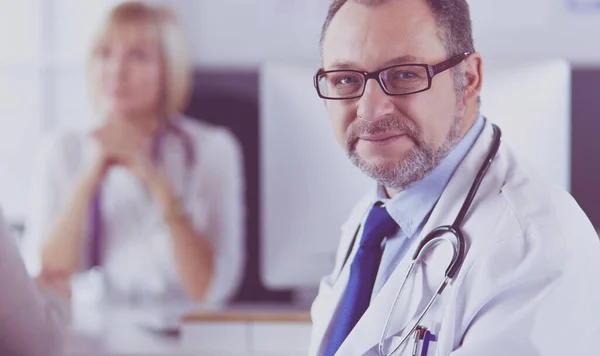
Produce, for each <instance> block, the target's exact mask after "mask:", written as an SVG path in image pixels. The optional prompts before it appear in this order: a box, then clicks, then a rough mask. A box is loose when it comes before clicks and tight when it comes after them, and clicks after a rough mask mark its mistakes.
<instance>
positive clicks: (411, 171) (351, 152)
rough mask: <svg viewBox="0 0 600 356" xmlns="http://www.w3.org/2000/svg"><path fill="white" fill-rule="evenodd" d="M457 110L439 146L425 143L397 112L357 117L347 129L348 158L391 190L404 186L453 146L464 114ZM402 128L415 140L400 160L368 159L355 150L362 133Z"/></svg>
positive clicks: (424, 174)
mask: <svg viewBox="0 0 600 356" xmlns="http://www.w3.org/2000/svg"><path fill="white" fill-rule="evenodd" d="M458 112H460V111H458V110H457V113H456V114H455V116H454V122H453V124H452V127H451V128H450V132H449V133H448V136H447V137H446V139H445V140H444V142H442V144H441V145H440V146H439V147H436V148H432V147H428V146H427V144H426V143H425V142H423V140H422V138H421V137H420V136H419V134H418V132H417V131H416V128H415V127H414V124H412V122H410V121H409V120H404V119H401V118H399V117H398V116H396V115H389V116H387V117H385V118H382V119H380V120H379V121H376V122H370V121H360V122H357V123H356V124H353V126H351V127H350V128H349V129H348V131H349V132H350V135H348V140H347V148H348V158H349V159H350V161H351V162H352V163H353V164H354V165H355V166H356V167H358V168H359V169H360V170H361V171H363V172H364V173H365V174H366V175H368V176H369V177H371V178H373V179H374V180H376V181H377V182H378V183H379V184H381V185H383V186H384V187H387V188H390V189H394V190H404V189H406V188H408V187H410V186H411V185H413V184H414V183H416V182H418V181H420V180H421V179H423V178H424V177H425V176H426V175H427V174H429V173H430V172H431V171H432V170H433V169H434V168H435V167H437V166H438V165H439V163H440V162H441V160H442V159H443V158H444V157H446V155H447V154H448V152H450V151H451V150H452V148H454V146H456V144H457V143H458V141H459V140H460V138H461V135H460V134H461V126H462V122H463V115H460V114H458ZM393 129H396V130H398V129H399V130H402V131H403V132H405V133H406V134H407V135H408V136H409V137H410V138H411V139H412V140H413V141H414V142H415V144H416V145H415V148H413V149H412V150H411V151H410V152H409V153H408V154H407V155H406V158H405V159H404V160H403V161H402V162H383V161H381V162H367V161H365V160H363V159H362V158H361V157H360V156H359V155H358V153H356V144H357V142H358V136H359V135H360V134H363V133H369V134H375V133H381V132H386V131H390V130H393Z"/></svg>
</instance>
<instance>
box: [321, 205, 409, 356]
mask: <svg viewBox="0 0 600 356" xmlns="http://www.w3.org/2000/svg"><path fill="white" fill-rule="evenodd" d="M397 229H398V224H396V222H395V221H394V220H393V219H392V217H391V216H390V215H389V214H388V212H387V210H386V209H385V208H384V207H382V206H380V205H375V206H373V208H371V211H370V212H369V216H368V217H367V221H366V222H365V224H364V227H363V235H362V239H361V241H360V245H359V247H358V251H357V252H356V255H355V257H354V260H353V261H352V265H351V266H350V279H349V281H348V286H347V287H346V291H345V293H344V296H343V298H342V300H341V302H340V305H339V307H338V308H339V310H338V314H337V319H336V322H335V323H334V324H333V325H332V328H333V329H332V333H331V337H330V339H329V343H328V344H327V348H326V349H325V353H324V354H323V355H324V356H333V355H335V353H336V352H337V350H338V349H339V347H340V346H341V345H342V343H343V342H344V340H345V339H346V337H347V336H348V334H350V331H352V329H353V328H354V326H355V325H356V323H357V322H358V320H359V319H360V318H361V317H362V315H363V314H364V313H365V311H366V310H367V308H368V307H369V303H370V301H371V294H372V293H373V284H375V278H376V277H377V271H378V269H379V262H380V261H381V255H382V253H383V251H382V248H381V243H382V242H383V239H384V238H385V237H388V236H393V234H395V233H396V231H397Z"/></svg>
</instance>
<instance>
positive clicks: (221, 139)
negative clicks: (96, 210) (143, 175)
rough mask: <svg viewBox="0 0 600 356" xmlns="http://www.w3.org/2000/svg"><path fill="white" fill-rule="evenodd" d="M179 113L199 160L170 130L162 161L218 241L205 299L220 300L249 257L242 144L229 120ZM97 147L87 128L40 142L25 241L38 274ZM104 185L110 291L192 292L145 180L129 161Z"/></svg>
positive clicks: (202, 226)
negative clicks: (218, 122) (224, 123)
mask: <svg viewBox="0 0 600 356" xmlns="http://www.w3.org/2000/svg"><path fill="white" fill-rule="evenodd" d="M173 120H176V121H175V123H176V125H177V126H178V127H179V129H180V130H181V131H183V132H184V133H185V134H186V135H187V136H188V138H189V139H190V140H189V141H190V142H191V147H192V148H193V149H192V153H193V155H192V156H193V161H192V162H191V165H190V164H188V162H186V145H185V144H184V140H182V138H181V136H180V135H177V134H175V133H173V132H170V133H168V134H167V135H166V136H165V137H164V139H163V140H162V143H161V146H160V150H159V152H160V153H159V164H161V166H162V168H163V169H164V171H165V172H166V174H167V175H168V177H169V180H170V182H171V184H172V186H173V189H174V191H175V192H176V193H177V194H178V195H179V198H180V199H181V202H182V205H183V208H184V210H185V212H186V213H187V214H188V216H189V218H190V220H191V222H192V224H193V226H194V227H195V228H196V229H197V231H198V232H199V233H200V234H201V235H202V236H203V237H205V238H207V239H209V241H210V242H211V244H212V246H213V250H214V254H215V256H214V263H215V266H214V267H215V268H214V276H213V278H212V285H211V287H210V288H209V291H208V293H207V298H206V301H207V303H210V304H215V303H219V304H220V303H223V302H227V301H228V299H229V298H230V297H231V296H232V295H233V294H234V293H235V291H236V290H237V288H238V286H239V284H240V279H241V277H242V271H243V266H244V262H245V261H244V251H245V246H244V221H245V211H244V179H243V163H242V152H241V147H240V146H239V144H238V142H237V140H236V139H235V137H234V136H233V135H232V134H231V133H230V132H229V131H228V130H227V129H225V128H218V127H216V126H212V125H209V124H206V123H201V122H199V121H197V120H193V119H190V118H187V117H183V116H180V117H178V118H176V119H173ZM94 147H95V142H94V141H93V139H92V138H91V137H90V136H89V133H88V132H84V133H81V132H80V133H77V132H66V133H60V134H58V135H52V137H51V138H50V139H49V140H47V141H46V142H45V143H44V145H43V147H42V149H41V154H40V159H39V161H38V163H37V170H36V172H35V182H36V183H35V185H34V187H33V194H34V196H33V205H32V206H31V214H30V216H29V219H28V221H27V225H26V233H25V238H24V245H23V246H24V247H23V254H24V256H25V257H26V262H27V267H28V269H29V272H30V273H32V274H35V273H37V272H38V271H39V269H40V264H41V263H40V259H41V248H42V246H43V244H44V242H45V240H46V239H47V238H48V234H49V231H50V229H51V226H52V225H53V224H54V223H55V222H56V219H57V217H58V214H60V213H61V212H62V211H63V210H64V209H65V206H66V204H67V203H68V202H69V199H70V195H71V194H72V192H73V187H74V186H75V185H76V181H77V179H79V177H80V176H81V171H82V169H85V166H86V164H89V161H90V160H91V159H92V157H93V153H94ZM101 192H102V193H101V196H102V199H101V211H102V217H103V224H102V229H103V234H102V237H103V248H102V249H101V251H102V271H103V275H104V279H105V282H106V283H105V285H106V288H107V292H106V293H107V294H106V295H105V297H107V298H113V299H117V300H118V299H123V298H124V299H126V300H127V299H129V300H131V298H132V296H140V295H141V296H143V297H145V298H151V299H154V300H160V301H166V300H169V301H172V300H187V298H186V296H185V292H184V290H183V286H182V284H181V282H180V280H179V277H178V274H177V270H176V268H177V267H176V263H175V261H174V255H173V253H172V249H171V236H170V234H169V230H168V228H167V225H166V224H165V223H164V221H163V219H162V216H161V212H160V207H159V206H158V205H157V204H156V203H155V202H154V201H153V200H152V198H151V197H150V195H149V193H148V192H147V191H146V190H145V189H144V187H143V186H142V184H141V183H140V182H139V181H138V180H137V179H136V178H135V177H133V175H131V174H130V173H129V172H128V171H126V170H125V169H124V168H121V167H114V168H112V169H111V170H110V171H109V173H108V175H107V177H106V179H105V181H104V183H103V187H102V191H101ZM86 242H87V243H85V244H84V246H85V250H84V251H82V256H83V258H82V260H83V265H82V266H81V269H82V270H86V269H88V268H89V267H90V253H89V250H90V246H89V245H90V244H89V239H86Z"/></svg>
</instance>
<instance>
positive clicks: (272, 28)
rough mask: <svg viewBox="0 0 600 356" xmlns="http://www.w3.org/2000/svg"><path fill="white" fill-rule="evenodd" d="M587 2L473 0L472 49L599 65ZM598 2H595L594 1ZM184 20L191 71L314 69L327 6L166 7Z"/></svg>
mask: <svg viewBox="0 0 600 356" xmlns="http://www.w3.org/2000/svg"><path fill="white" fill-rule="evenodd" d="M577 1H578V2H582V3H585V2H587V3H589V2H590V0H502V1H498V0H470V3H471V7H472V17H473V22H474V32H475V40H476V46H477V48H478V50H479V51H481V52H482V53H483V54H484V55H485V56H489V57H515V56H519V57H529V58H532V59H538V58H556V57H564V58H568V59H571V60H573V61H575V62H585V63H588V62H600V45H599V44H598V42H597V41H595V37H596V34H598V33H600V9H598V10H596V11H592V10H585V11H571V7H570V6H569V3H570V2H577ZM593 1H597V0H593ZM165 2H168V3H170V4H172V5H173V6H174V7H175V8H176V9H177V10H178V12H179V13H180V14H181V17H182V19H183V22H184V24H185V27H186V30H187V33H188V37H190V39H191V42H192V50H193V55H194V58H195V60H196V63H198V64H203V65H209V66H250V67H256V66H258V65H259V64H260V63H261V62H262V61H266V60H277V61H289V60H290V59H294V60H299V61H302V62H306V61H308V60H311V61H315V62H316V63H318V46H317V42H318V37H319V32H320V27H321V23H322V21H323V18H324V16H325V12H326V9H327V4H328V3H329V1H327V0H219V1H214V0H193V1H192V0H165Z"/></svg>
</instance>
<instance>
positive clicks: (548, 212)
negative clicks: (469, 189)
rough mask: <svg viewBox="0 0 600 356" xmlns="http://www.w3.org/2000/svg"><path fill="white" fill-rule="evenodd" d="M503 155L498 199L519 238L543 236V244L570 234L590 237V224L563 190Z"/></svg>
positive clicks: (521, 163) (561, 239)
mask: <svg viewBox="0 0 600 356" xmlns="http://www.w3.org/2000/svg"><path fill="white" fill-rule="evenodd" d="M507 153H508V154H509V155H510V157H509V164H508V166H507V167H508V171H507V174H506V177H505V181H504V183H503V185H502V187H501V191H500V194H499V198H500V199H501V200H502V204H504V206H505V207H506V209H508V210H509V211H510V214H511V215H512V218H513V219H514V220H515V221H516V222H517V223H518V225H519V226H520V230H521V234H522V235H523V236H532V235H539V236H544V239H545V242H546V243H550V242H551V241H552V240H553V239H554V238H556V239H557V241H556V242H561V243H562V242H564V239H565V238H566V237H568V236H569V235H570V234H572V233H573V231H574V230H577V231H586V232H589V233H593V231H594V229H593V227H592V224H591V222H590V221H589V219H588V218H587V216H586V215H585V213H584V212H583V210H582V209H581V207H580V206H579V204H578V203H577V202H576V201H575V199H574V198H573V196H572V195H571V194H570V193H569V192H567V191H566V190H565V188H563V187H560V186H558V185H557V184H555V183H553V182H552V181H551V179H549V178H548V177H544V176H543V175H541V174H540V173H539V172H537V171H535V170H532V169H531V168H530V167H529V165H527V164H526V162H521V161H520V160H519V159H517V158H516V157H515V156H514V155H512V153H511V152H510V149H508V152H507ZM574 224H575V225H574Z"/></svg>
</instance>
